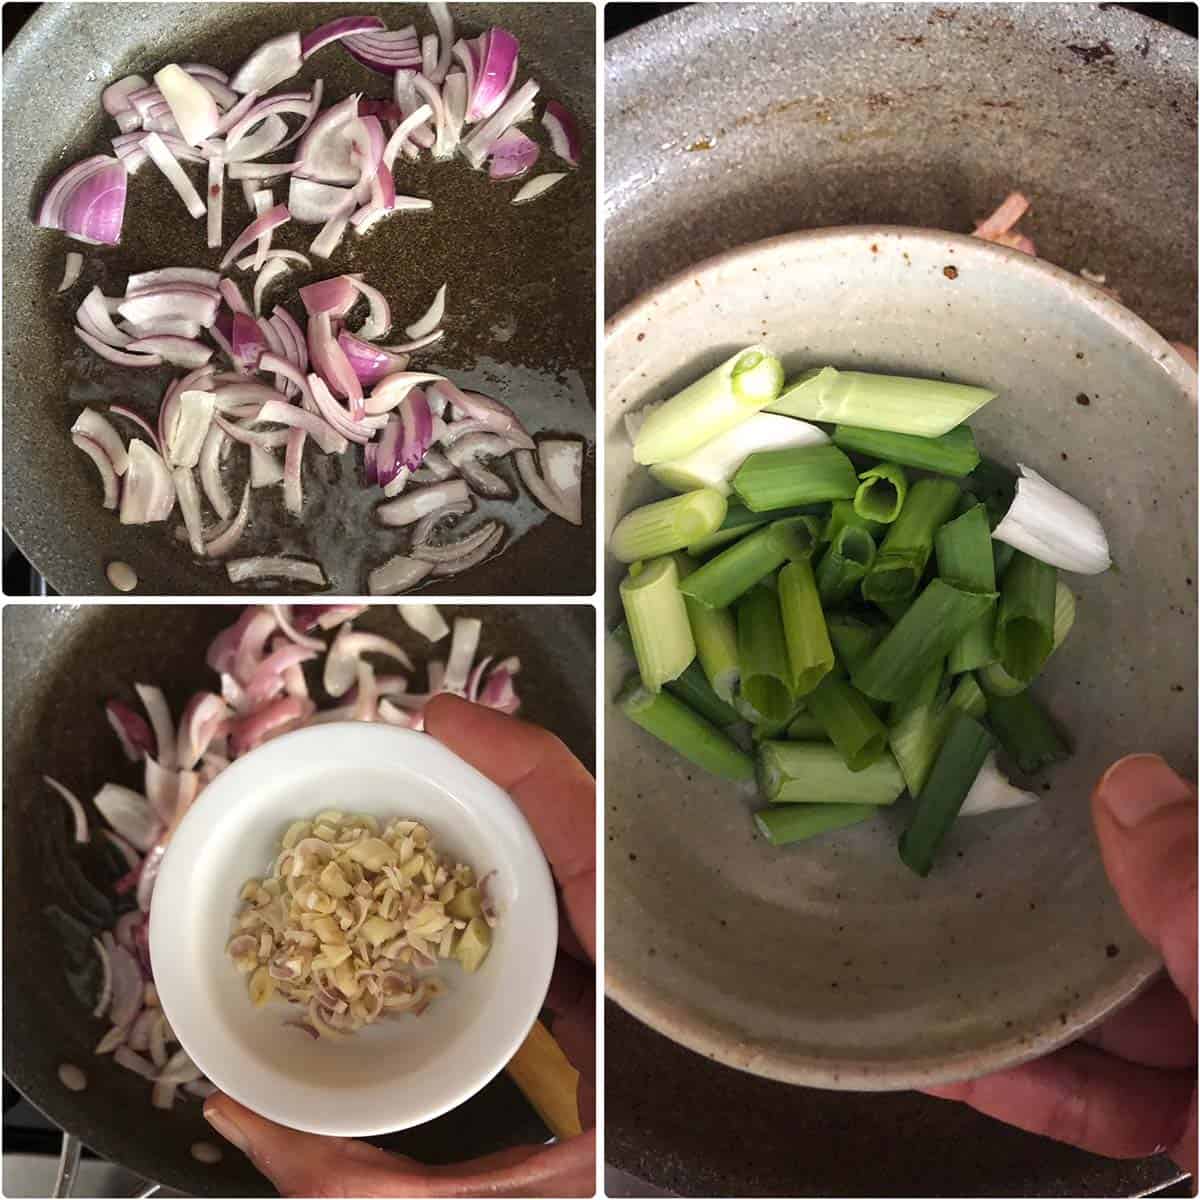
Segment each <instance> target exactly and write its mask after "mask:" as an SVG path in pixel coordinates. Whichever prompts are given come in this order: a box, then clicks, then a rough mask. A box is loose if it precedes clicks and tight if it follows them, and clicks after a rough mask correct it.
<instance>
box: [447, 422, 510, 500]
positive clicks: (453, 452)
mask: <svg viewBox="0 0 1200 1200" xmlns="http://www.w3.org/2000/svg"><path fill="white" fill-rule="evenodd" d="M512 449H513V446H512V443H511V442H510V441H509V440H508V439H507V438H505V437H502V436H501V435H500V434H497V433H473V434H470V435H469V436H467V437H465V438H462V439H461V440H460V441H457V442H455V443H454V444H453V445H452V446H451V447H450V448H449V449H448V450H447V451H446V457H447V459H449V461H450V462H451V463H453V465H454V466H456V467H457V468H458V469H459V470H460V471H461V472H462V474H463V477H464V478H465V479H466V481H467V483H468V484H470V486H471V488H472V490H474V491H476V492H478V493H479V494H480V495H481V496H490V497H493V498H504V499H512V496H513V489H512V487H511V485H510V484H509V483H508V481H507V480H506V479H502V478H501V477H500V476H499V475H496V474H495V473H494V472H492V471H489V470H486V469H485V468H484V467H482V466H480V465H479V460H480V459H483V458H503V457H504V456H505V455H506V454H511V453H512Z"/></svg>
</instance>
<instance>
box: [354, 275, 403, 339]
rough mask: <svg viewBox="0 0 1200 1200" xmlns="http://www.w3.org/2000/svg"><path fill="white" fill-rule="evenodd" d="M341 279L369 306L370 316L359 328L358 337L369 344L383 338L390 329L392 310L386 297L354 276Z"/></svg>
mask: <svg viewBox="0 0 1200 1200" xmlns="http://www.w3.org/2000/svg"><path fill="white" fill-rule="evenodd" d="M342 278H344V279H348V280H349V281H350V286H351V288H353V289H354V290H355V291H357V292H361V293H362V295H363V296H365V297H366V300H367V303H368V304H369V305H370V306H371V313H370V316H368V318H367V319H366V321H364V322H363V324H362V326H361V327H360V328H359V330H358V336H359V337H360V338H365V339H366V340H367V341H369V342H370V341H374V340H375V339H376V338H381V337H383V335H384V334H385V333H387V331H388V330H389V329H390V328H391V327H392V309H391V306H390V305H389V304H388V302H387V297H386V296H385V295H384V294H383V293H382V292H381V291H380V290H379V289H378V288H373V287H371V285H370V284H368V283H364V282H363V281H362V280H361V279H359V278H358V277H357V276H355V275H344V276H343V277H342Z"/></svg>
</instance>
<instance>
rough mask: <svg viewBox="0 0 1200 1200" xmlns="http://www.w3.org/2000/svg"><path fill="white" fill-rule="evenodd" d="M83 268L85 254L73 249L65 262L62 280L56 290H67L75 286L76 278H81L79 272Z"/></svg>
mask: <svg viewBox="0 0 1200 1200" xmlns="http://www.w3.org/2000/svg"><path fill="white" fill-rule="evenodd" d="M82 270H83V255H82V254H79V253H78V252H77V251H75V250H72V251H71V252H70V253H69V254H68V255H67V258H66V261H65V262H64V263H63V277H62V282H61V283H60V284H59V285H58V287H56V288H55V289H54V290H55V291H56V292H65V291H68V290H70V289H71V288H73V287H74V286H75V282H76V280H78V278H79V273H80V272H81V271H82Z"/></svg>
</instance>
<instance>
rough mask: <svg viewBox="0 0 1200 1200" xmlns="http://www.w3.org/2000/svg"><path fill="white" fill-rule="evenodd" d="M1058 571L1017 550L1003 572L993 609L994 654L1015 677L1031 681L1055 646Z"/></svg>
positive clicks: (1027, 681)
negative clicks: (994, 613) (994, 611)
mask: <svg viewBox="0 0 1200 1200" xmlns="http://www.w3.org/2000/svg"><path fill="white" fill-rule="evenodd" d="M1057 582H1058V571H1057V569H1056V568H1054V567H1052V566H1050V565H1049V564H1048V563H1044V562H1039V561H1038V560H1037V559H1036V558H1031V557H1030V556H1029V555H1028V554H1022V553H1021V552H1020V551H1018V552H1017V553H1016V554H1015V555H1014V556H1013V560H1012V565H1011V566H1010V567H1009V568H1008V570H1007V571H1006V572H1005V573H1004V581H1003V584H1002V585H1001V588H1000V603H999V605H998V606H997V609H996V658H997V660H998V661H999V663H1000V665H1001V666H1002V667H1003V668H1004V669H1005V671H1007V672H1008V674H1009V675H1011V676H1012V677H1013V678H1014V679H1019V680H1020V681H1021V682H1022V683H1030V682H1032V681H1033V680H1034V679H1035V678H1036V677H1037V675H1038V672H1039V671H1041V669H1042V667H1043V666H1044V665H1045V662H1046V659H1048V658H1049V657H1050V651H1051V650H1052V649H1053V648H1054V605H1055V590H1056V587H1055V585H1056V584H1057Z"/></svg>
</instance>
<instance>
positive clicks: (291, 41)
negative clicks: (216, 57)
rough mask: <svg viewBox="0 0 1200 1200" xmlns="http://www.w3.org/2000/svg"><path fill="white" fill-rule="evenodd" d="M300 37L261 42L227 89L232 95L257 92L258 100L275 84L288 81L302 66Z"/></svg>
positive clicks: (285, 34)
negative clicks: (233, 93) (232, 92)
mask: <svg viewBox="0 0 1200 1200" xmlns="http://www.w3.org/2000/svg"><path fill="white" fill-rule="evenodd" d="M303 62H304V58H303V55H302V54H301V51H300V34H299V33H298V32H296V31H293V32H291V33H284V34H280V36H279V37H274V38H271V39H269V40H268V41H265V42H263V44H262V45H261V46H259V47H258V49H257V50H255V51H254V53H253V54H251V55H250V57H249V58H248V59H246V61H245V62H244V63H242V65H241V66H240V67H239V68H238V70H237V72H236V73H235V74H234V76H233V78H232V79H231V80H230V81H229V86H230V87H231V88H233V90H234V91H235V92H257V93H258V94H259V95H260V96H261V95H263V94H265V93H266V92H269V91H270V90H271V89H272V88H273V87H275V85H276V84H280V83H282V82H283V81H284V80H285V79H291V77H292V76H293V75H295V74H296V73H297V72H298V71H299V70H300V67H301V66H302V65H303Z"/></svg>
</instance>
